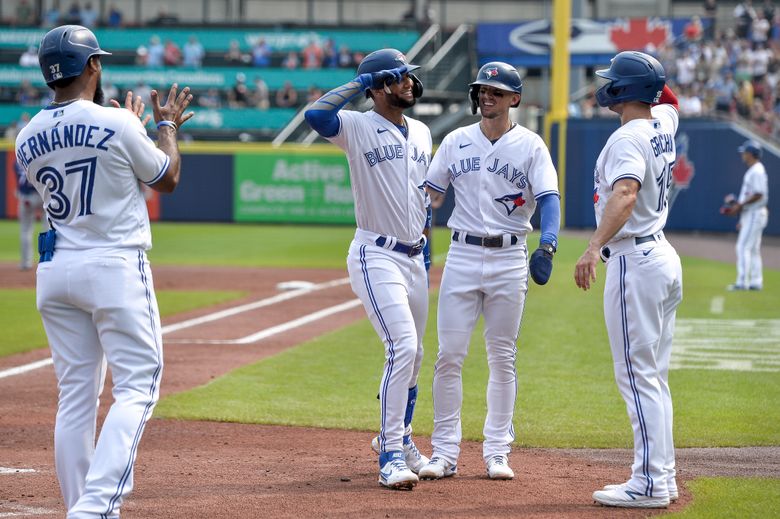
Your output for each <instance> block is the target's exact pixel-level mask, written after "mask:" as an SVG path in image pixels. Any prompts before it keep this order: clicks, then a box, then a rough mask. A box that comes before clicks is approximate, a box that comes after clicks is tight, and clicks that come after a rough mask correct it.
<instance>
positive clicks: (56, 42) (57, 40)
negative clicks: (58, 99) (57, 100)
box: [38, 25, 111, 87]
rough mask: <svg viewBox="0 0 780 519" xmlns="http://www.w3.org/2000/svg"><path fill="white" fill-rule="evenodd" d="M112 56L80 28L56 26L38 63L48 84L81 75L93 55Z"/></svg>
mask: <svg viewBox="0 0 780 519" xmlns="http://www.w3.org/2000/svg"><path fill="white" fill-rule="evenodd" d="M103 55H108V56H110V55H111V53H110V52H106V51H104V50H103V49H101V48H100V45H99V44H98V41H97V38H96V37H95V35H94V34H93V33H92V31H90V30H89V29H87V28H86V27H82V26H81V25H63V26H60V27H56V28H54V29H52V30H50V31H49V32H47V33H46V35H45V36H44V37H43V40H42V41H41V46H40V47H39V48H38V61H39V62H40V64H41V72H42V73H43V78H44V80H45V81H46V84H47V85H49V86H50V87H51V85H52V83H54V82H55V81H57V80H59V79H65V78H69V77H76V76H80V75H81V73H82V72H83V71H84V67H86V66H87V61H89V58H91V57H92V56H103Z"/></svg>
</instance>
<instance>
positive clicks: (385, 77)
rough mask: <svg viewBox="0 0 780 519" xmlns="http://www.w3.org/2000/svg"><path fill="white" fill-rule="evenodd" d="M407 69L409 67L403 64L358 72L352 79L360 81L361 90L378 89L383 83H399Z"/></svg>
mask: <svg viewBox="0 0 780 519" xmlns="http://www.w3.org/2000/svg"><path fill="white" fill-rule="evenodd" d="M408 70H409V67H407V66H406V65H403V66H401V67H398V68H393V69H389V70H380V71H379V72H370V73H366V74H360V75H359V76H358V77H356V78H355V79H354V80H355V81H356V82H358V83H360V89H361V90H363V91H366V90H368V89H369V88H372V89H375V90H376V89H380V88H382V87H384V86H385V85H392V84H393V83H400V82H401V81H402V80H403V78H404V74H406V72H407V71H408Z"/></svg>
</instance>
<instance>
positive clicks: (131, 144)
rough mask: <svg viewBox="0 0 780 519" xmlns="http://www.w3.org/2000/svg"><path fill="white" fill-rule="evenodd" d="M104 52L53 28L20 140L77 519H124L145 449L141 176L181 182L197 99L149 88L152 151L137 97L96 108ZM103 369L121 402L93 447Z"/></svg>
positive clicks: (158, 365) (66, 484)
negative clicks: (185, 134)
mask: <svg viewBox="0 0 780 519" xmlns="http://www.w3.org/2000/svg"><path fill="white" fill-rule="evenodd" d="M107 54H109V53H107V52H105V51H103V50H101V49H100V46H99V44H98V42H97V39H96V38H95V35H94V34H93V33H92V32H91V31H89V30H88V29H86V28H84V27H81V26H77V25H65V26H61V27H57V28H55V29H53V30H51V31H49V32H48V33H47V34H46V35H45V36H44V38H43V41H42V42H41V45H40V49H39V53H38V57H39V60H40V65H41V71H42V72H43V75H44V78H45V80H46V83H47V85H49V87H50V88H52V89H53V90H54V101H53V102H52V103H51V104H50V105H49V106H47V107H45V108H44V109H43V110H42V111H41V112H39V113H38V114H37V115H36V116H35V117H33V119H32V120H31V121H30V123H29V124H28V125H27V126H26V127H25V128H24V129H23V130H22V131H21V132H20V133H19V135H18V136H17V139H16V158H17V160H18V161H19V163H20V164H21V165H22V166H23V167H24V168H25V171H26V175H27V178H28V179H29V181H30V182H31V183H32V184H33V185H34V186H35V188H36V189H37V190H38V192H39V193H40V194H41V196H42V198H43V201H44V208H45V210H46V213H47V217H48V219H49V222H50V224H51V229H50V230H49V231H48V232H46V233H43V234H41V236H40V238H39V245H38V251H39V252H40V263H39V265H38V270H37V305H38V309H39V311H40V313H41V317H42V319H43V326H44V329H45V330H46V335H47V337H48V340H49V345H50V347H51V352H52V358H53V360H54V370H55V373H56V375H57V381H58V386H59V405H58V409H57V418H56V425H55V431H54V449H55V461H56V469H57V477H58V479H59V482H60V488H61V490H62V495H63V497H64V501H65V506H66V507H67V510H68V512H67V517H68V518H69V519H81V518H97V517H101V518H116V517H119V510H120V507H121V505H122V501H123V499H124V498H125V497H126V496H127V495H128V494H129V493H130V491H131V490H132V488H133V464H134V461H135V457H136V453H137V449H138V444H139V442H140V440H141V435H142V433H143V430H144V425H145V424H146V422H147V420H149V418H150V416H151V414H152V410H153V409H154V406H155V403H156V402H157V399H158V396H159V390H160V376H161V374H162V366H163V356H162V355H163V353H162V336H161V333H160V315H159V312H158V309H157V302H156V299H155V294H154V287H153V284H152V274H151V271H150V269H149V261H148V260H147V258H146V250H147V249H149V248H150V247H151V234H150V229H149V217H148V214H147V211H146V205H145V203H144V199H143V195H142V193H141V190H140V189H139V185H138V181H139V180H140V181H142V182H144V183H146V184H147V185H149V186H151V187H152V188H153V189H156V190H158V191H163V192H170V191H172V190H173V189H174V188H175V187H176V185H177V184H178V181H179V173H180V156H179V150H178V145H177V143H176V131H177V128H178V126H179V125H181V124H182V123H184V122H185V121H187V120H188V119H189V118H190V117H192V113H191V112H190V113H188V114H186V115H183V111H184V110H185V109H186V108H187V106H188V105H189V102H190V100H191V99H192V96H191V95H190V94H189V88H185V89H183V90H182V91H181V92H180V93H179V92H177V87H176V85H174V86H173V87H172V88H171V91H170V93H169V95H168V99H167V101H166V103H165V105H163V106H160V104H159V100H158V95H157V92H156V91H153V92H152V101H153V112H154V119H155V121H156V122H157V127H158V144H157V146H155V144H154V143H153V142H152V140H151V139H149V137H147V135H146V131H145V129H144V126H143V124H142V122H141V121H140V120H139V117H141V116H142V114H143V111H144V106H143V103H142V102H141V100H140V98H136V100H135V102H133V100H132V93H128V97H127V100H126V104H125V106H126V107H127V108H128V109H127V110H125V109H120V108H118V106H119V104H118V103H116V101H113V103H112V104H114V106H115V107H114V108H109V107H103V106H100V105H101V102H102V97H103V93H102V89H101V86H100V83H101V81H100V80H101V71H102V66H101V62H100V58H101V56H102V55H107ZM106 366H108V367H110V369H111V375H112V379H113V391H112V395H113V398H114V403H113V404H112V405H111V408H110V410H109V412H108V415H107V416H106V419H105V422H104V423H103V427H102V429H101V432H100V436H99V438H98V440H97V444H96V443H95V433H96V418H97V411H98V398H99V396H100V393H101V392H102V389H103V382H104V380H105V373H106Z"/></svg>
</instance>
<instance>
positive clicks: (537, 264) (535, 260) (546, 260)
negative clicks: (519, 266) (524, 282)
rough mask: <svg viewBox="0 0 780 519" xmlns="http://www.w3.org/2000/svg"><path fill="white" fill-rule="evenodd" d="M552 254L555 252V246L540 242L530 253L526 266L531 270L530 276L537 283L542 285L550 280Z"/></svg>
mask: <svg viewBox="0 0 780 519" xmlns="http://www.w3.org/2000/svg"><path fill="white" fill-rule="evenodd" d="M553 254H555V247H553V246H552V244H551V243H540V244H539V248H538V249H536V250H535V251H534V253H533V254H531V261H530V262H529V264H528V268H529V270H530V271H531V278H532V279H533V280H534V282H535V283H536V284H537V285H544V284H546V283H547V281H549V280H550V274H552V268H553V261H552V260H553Z"/></svg>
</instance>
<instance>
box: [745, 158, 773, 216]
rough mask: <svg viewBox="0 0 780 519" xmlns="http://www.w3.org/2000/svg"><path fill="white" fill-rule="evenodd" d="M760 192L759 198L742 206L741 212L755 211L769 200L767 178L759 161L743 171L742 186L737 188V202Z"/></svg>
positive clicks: (764, 169) (764, 205)
mask: <svg viewBox="0 0 780 519" xmlns="http://www.w3.org/2000/svg"><path fill="white" fill-rule="evenodd" d="M757 193H761V195H762V196H761V198H759V199H758V200H757V201H755V202H752V203H750V204H748V205H746V206H744V207H743V208H742V212H748V211H757V210H759V209H761V208H763V207H766V206H767V203H768V202H769V179H768V178H767V175H766V168H765V167H764V165H763V164H762V163H760V162H756V163H755V164H753V165H752V166H750V167H749V168H748V170H747V171H746V172H745V177H744V178H743V179H742V188H741V189H740V190H739V203H741V204H742V203H744V202H745V200H747V199H748V198H750V197H751V196H753V195H755V194H757Z"/></svg>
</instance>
